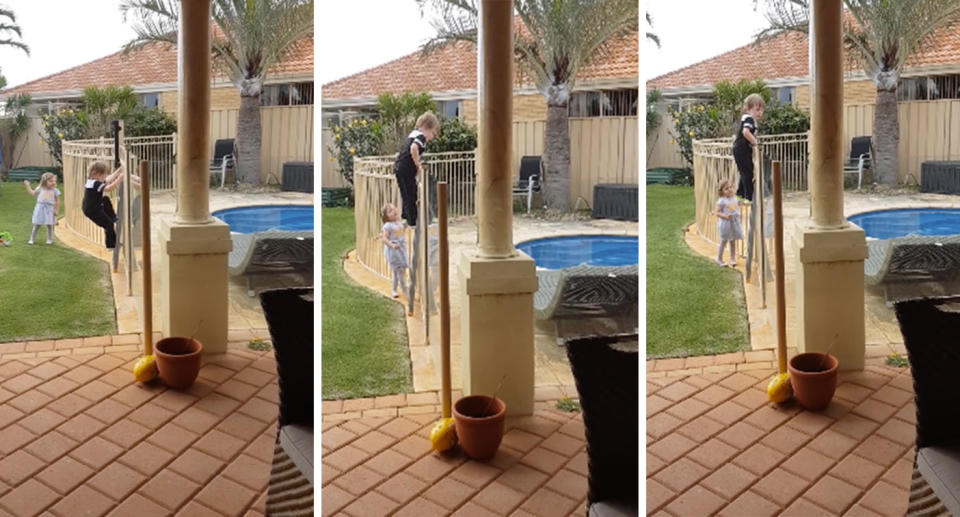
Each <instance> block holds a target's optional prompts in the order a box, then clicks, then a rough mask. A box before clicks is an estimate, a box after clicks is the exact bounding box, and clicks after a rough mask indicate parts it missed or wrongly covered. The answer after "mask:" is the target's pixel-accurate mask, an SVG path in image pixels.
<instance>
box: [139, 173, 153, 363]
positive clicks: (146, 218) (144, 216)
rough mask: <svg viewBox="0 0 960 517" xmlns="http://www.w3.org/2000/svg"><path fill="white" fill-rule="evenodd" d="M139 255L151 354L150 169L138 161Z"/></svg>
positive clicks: (146, 341)
mask: <svg viewBox="0 0 960 517" xmlns="http://www.w3.org/2000/svg"><path fill="white" fill-rule="evenodd" d="M140 230H141V231H142V232H143V234H142V235H141V238H140V243H141V246H140V253H141V255H142V256H143V259H142V262H143V269H141V271H142V274H143V350H144V355H151V354H153V267H152V264H151V259H152V257H151V256H150V253H151V251H150V168H149V167H148V166H147V161H146V160H141V161H140Z"/></svg>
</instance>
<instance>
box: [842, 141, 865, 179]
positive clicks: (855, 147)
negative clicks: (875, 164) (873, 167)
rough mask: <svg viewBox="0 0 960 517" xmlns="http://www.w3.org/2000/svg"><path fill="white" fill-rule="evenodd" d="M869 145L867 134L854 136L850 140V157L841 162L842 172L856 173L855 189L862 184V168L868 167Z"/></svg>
mask: <svg viewBox="0 0 960 517" xmlns="http://www.w3.org/2000/svg"><path fill="white" fill-rule="evenodd" d="M871 147H872V144H871V143H870V137H869V136H855V137H853V140H851V141H850V158H849V159H847V163H845V164H843V173H844V174H856V175H857V190H860V187H861V186H862V185H863V169H869V168H870V156H871V155H872V154H871Z"/></svg>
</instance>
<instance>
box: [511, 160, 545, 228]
mask: <svg viewBox="0 0 960 517" xmlns="http://www.w3.org/2000/svg"><path fill="white" fill-rule="evenodd" d="M541 178H543V162H542V161H541V160H540V157H539V156H524V157H523V158H520V174H519V176H518V178H517V184H516V185H514V186H513V195H514V197H516V196H524V197H526V198H527V213H528V214H529V213H530V206H531V204H532V203H533V193H534V192H540V180H541Z"/></svg>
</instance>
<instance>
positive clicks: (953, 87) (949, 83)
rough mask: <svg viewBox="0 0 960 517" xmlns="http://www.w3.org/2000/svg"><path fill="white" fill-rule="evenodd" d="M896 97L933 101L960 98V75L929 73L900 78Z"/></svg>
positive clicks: (905, 99) (899, 98)
mask: <svg viewBox="0 0 960 517" xmlns="http://www.w3.org/2000/svg"><path fill="white" fill-rule="evenodd" d="M897 99H898V100H901V101H935V100H938V99H960V75H958V74H953V75H931V76H925V77H910V78H906V79H900V84H899V85H898V86H897Z"/></svg>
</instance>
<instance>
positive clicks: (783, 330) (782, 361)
mask: <svg viewBox="0 0 960 517" xmlns="http://www.w3.org/2000/svg"><path fill="white" fill-rule="evenodd" d="M773 252H774V253H776V256H775V257H774V260H775V262H774V264H775V266H774V267H776V275H777V277H776V278H777V285H776V289H777V291H776V293H777V294H776V295H777V365H778V367H779V372H780V373H784V372H786V371H787V306H786V301H787V297H786V287H785V285H786V279H785V278H784V260H783V183H782V182H781V177H780V162H779V161H775V162H773Z"/></svg>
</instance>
